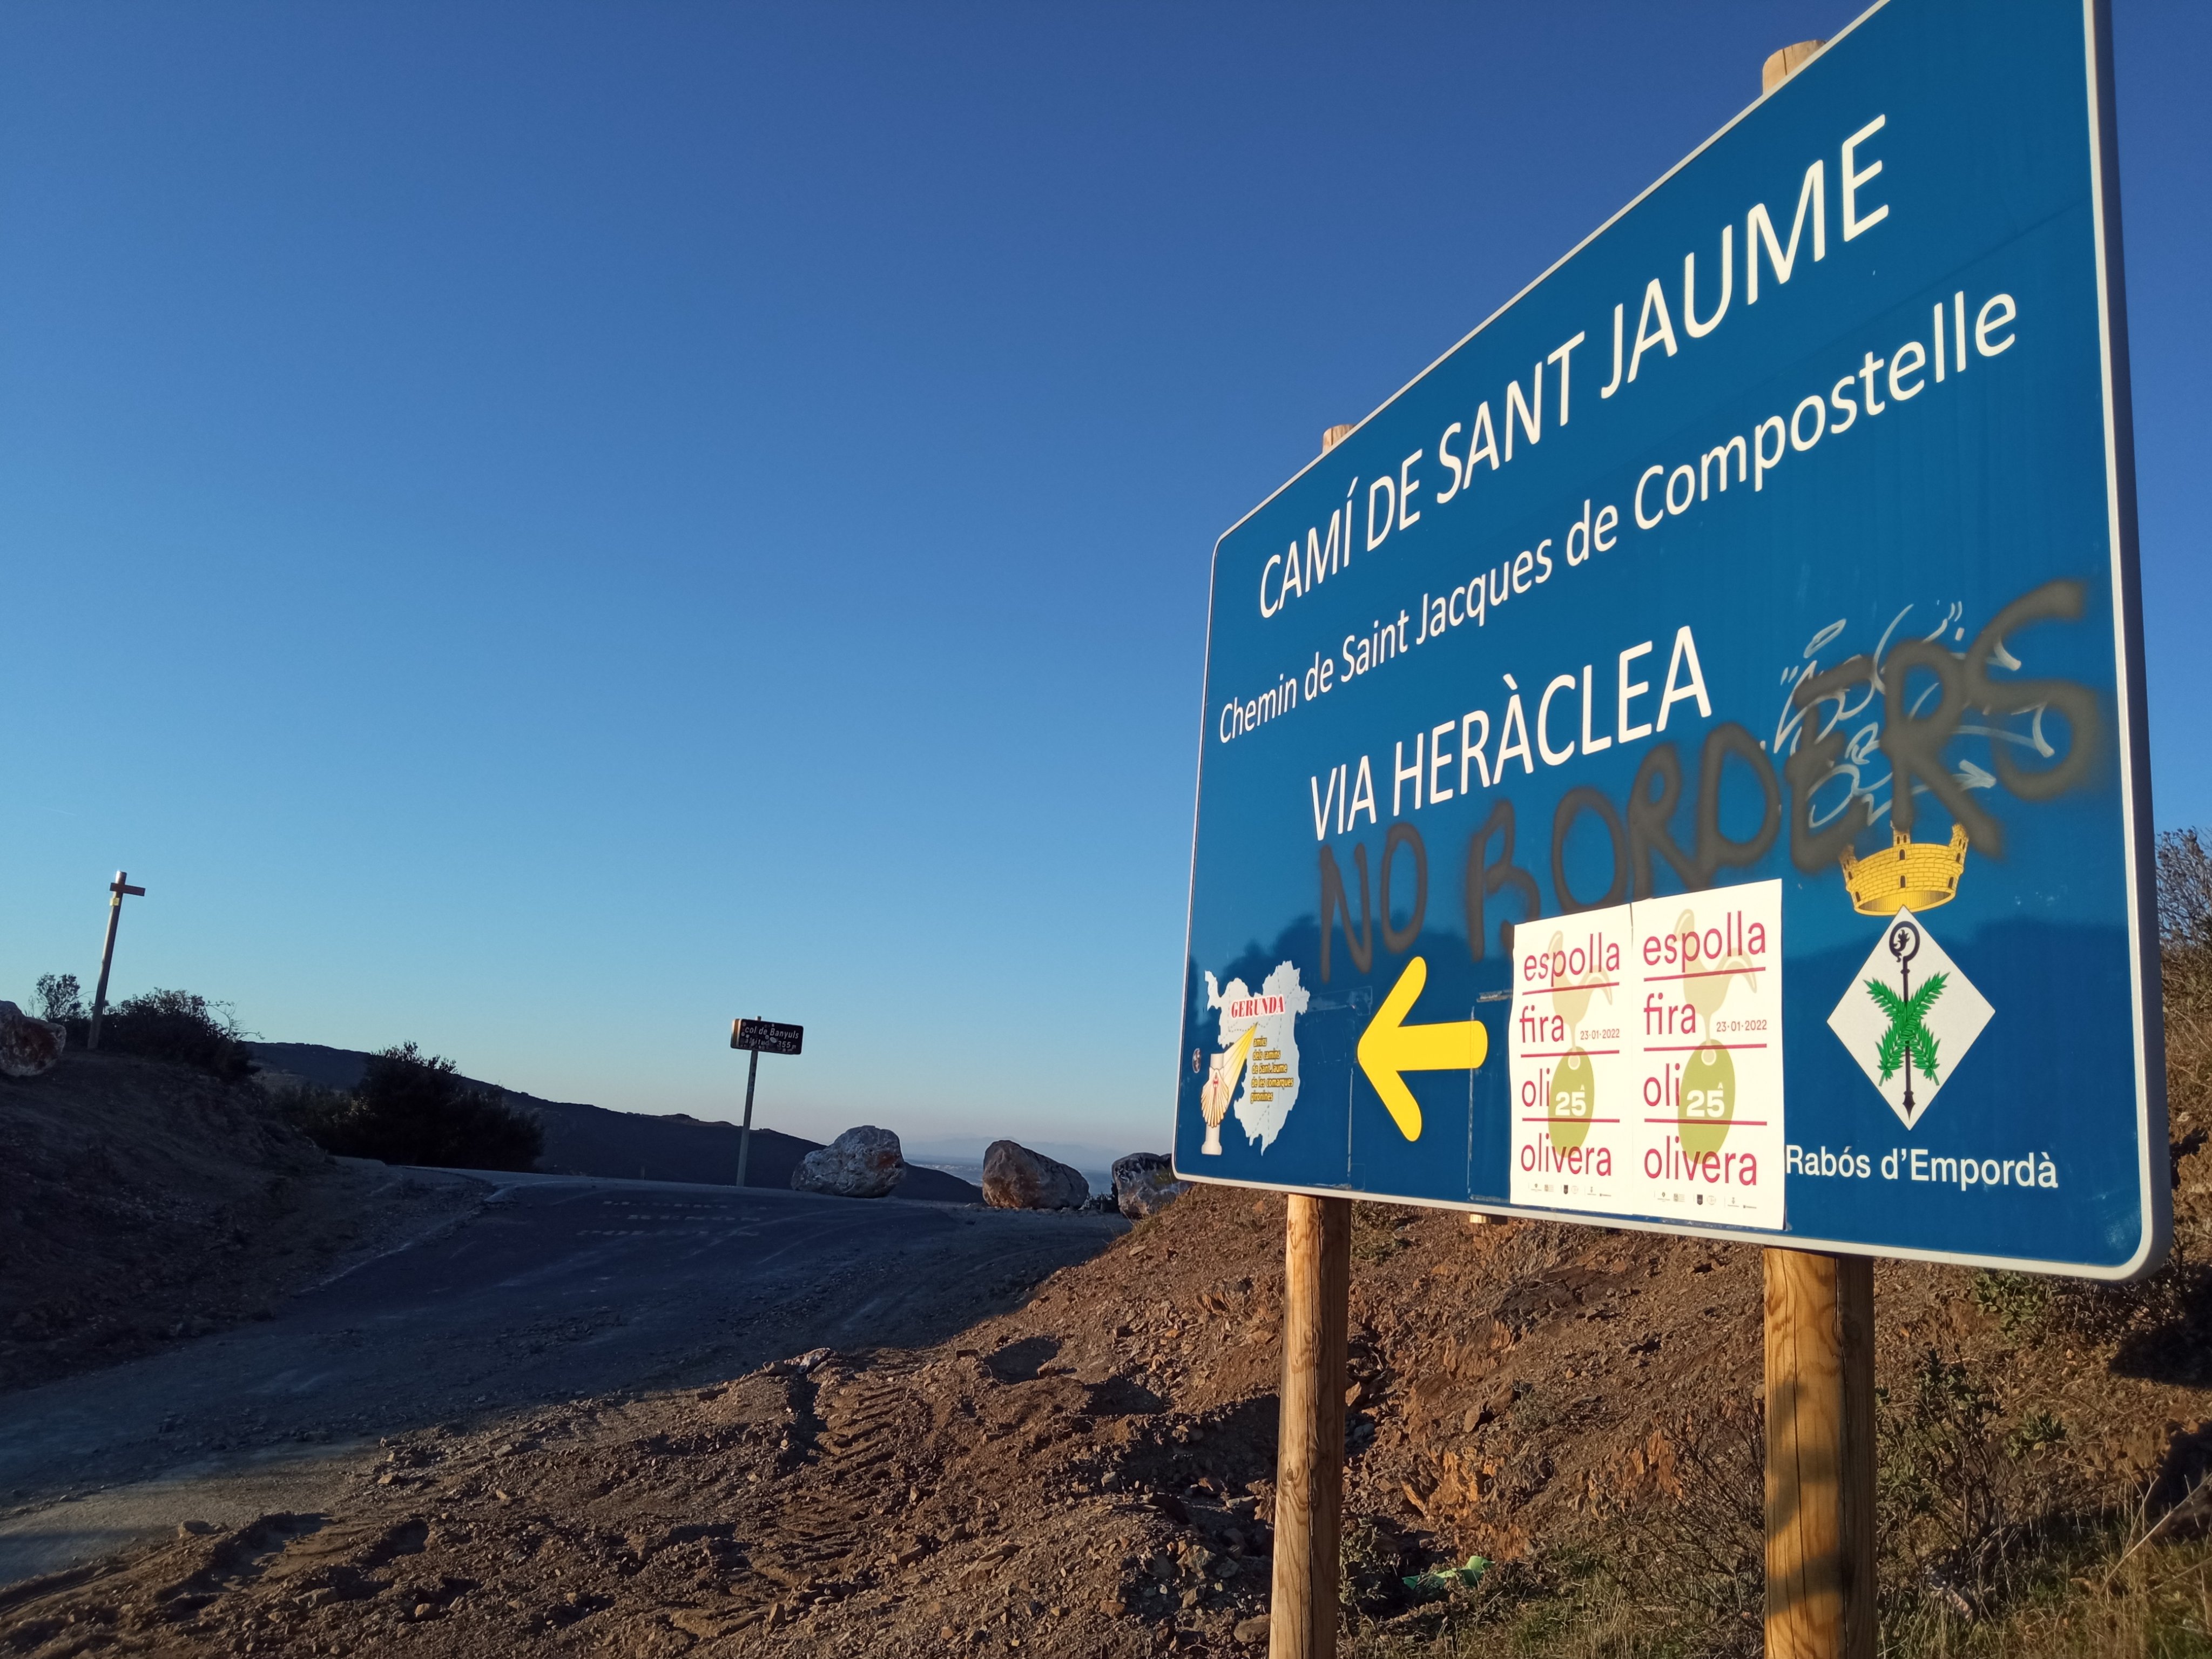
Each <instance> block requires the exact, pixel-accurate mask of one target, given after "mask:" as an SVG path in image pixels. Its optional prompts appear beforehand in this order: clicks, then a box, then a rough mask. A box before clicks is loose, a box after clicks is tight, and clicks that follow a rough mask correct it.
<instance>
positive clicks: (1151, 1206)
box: [1114, 1152, 1190, 1221]
mask: <svg viewBox="0 0 2212 1659" xmlns="http://www.w3.org/2000/svg"><path fill="white" fill-rule="evenodd" d="M1189 1190H1190V1182H1188V1181H1177V1180H1176V1177H1175V1163H1174V1160H1172V1159H1171V1158H1169V1157H1168V1156H1167V1154H1166V1153H1164V1152H1132V1153H1130V1154H1129V1155H1128V1157H1127V1158H1115V1160H1114V1202H1115V1206H1116V1207H1118V1208H1119V1209H1120V1210H1121V1213H1122V1214H1123V1215H1125V1216H1127V1217H1128V1218H1129V1219H1130V1220H1132V1221H1142V1220H1143V1219H1144V1218H1146V1216H1153V1215H1158V1213H1159V1212H1161V1211H1162V1210H1164V1209H1165V1208H1167V1206H1169V1205H1170V1204H1172V1203H1174V1202H1175V1201H1176V1200H1177V1199H1179V1198H1181V1197H1182V1195H1183V1194H1185V1193H1187V1192H1188V1191H1189Z"/></svg>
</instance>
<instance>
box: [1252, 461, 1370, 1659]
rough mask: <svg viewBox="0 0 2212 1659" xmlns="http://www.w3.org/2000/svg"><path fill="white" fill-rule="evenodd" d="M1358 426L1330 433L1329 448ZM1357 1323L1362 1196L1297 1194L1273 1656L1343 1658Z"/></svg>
mask: <svg viewBox="0 0 2212 1659" xmlns="http://www.w3.org/2000/svg"><path fill="white" fill-rule="evenodd" d="M1351 434H1352V428H1350V427H1348V426H1333V427H1331V428H1328V431H1326V432H1324V433H1323V434H1322V440H1321V447H1322V453H1328V451H1329V450H1331V449H1334V447H1336V446H1337V445H1338V444H1339V443H1340V442H1341V441H1343V440H1344V439H1346V438H1347V437H1349V436H1350V435H1351ZM1351 1324H1352V1200H1350V1199H1348V1198H1309V1197H1306V1196H1305V1195H1304V1194H1295V1193H1294V1194H1291V1199H1290V1217H1289V1222H1288V1225H1286V1226H1285V1229H1284V1242H1283V1395H1282V1420H1281V1425H1280V1427H1279V1429H1278V1431H1277V1436H1276V1449H1275V1577H1274V1589H1273V1610H1272V1611H1271V1613H1269V1615H1268V1620H1267V1655H1268V1659H1335V1654H1336V1582H1337V1571H1338V1568H1337V1547H1338V1539H1339V1537H1340V1533H1341V1523H1342V1518H1343V1510H1344V1386H1345V1383H1344V1379H1345V1367H1346V1343H1347V1340H1348V1337H1349V1334H1350V1329H1351Z"/></svg>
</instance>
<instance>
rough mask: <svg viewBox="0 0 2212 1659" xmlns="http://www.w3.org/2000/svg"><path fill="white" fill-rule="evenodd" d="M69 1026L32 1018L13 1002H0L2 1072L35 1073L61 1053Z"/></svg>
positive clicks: (44, 1069) (13, 1074)
mask: <svg viewBox="0 0 2212 1659" xmlns="http://www.w3.org/2000/svg"><path fill="white" fill-rule="evenodd" d="M68 1036H69V1028H68V1027H67V1026H64V1025H56V1024H53V1023H52V1021H50V1020H43V1019H33V1018H31V1016H30V1015H28V1014H27V1013H25V1012H23V1011H22V1010H21V1008H18V1007H17V1006H15V1004H14V1003H12V1002H0V1075H4V1076H7V1077H36V1076H38V1075H39V1073H41V1072H49V1071H52V1069H53V1067H54V1065H55V1063H56V1062H57V1061H58V1060H60V1059H61V1057H62V1046H63V1044H64V1042H66V1041H67V1039H68Z"/></svg>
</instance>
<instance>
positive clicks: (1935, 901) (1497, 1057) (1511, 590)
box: [1175, 0, 2169, 1278]
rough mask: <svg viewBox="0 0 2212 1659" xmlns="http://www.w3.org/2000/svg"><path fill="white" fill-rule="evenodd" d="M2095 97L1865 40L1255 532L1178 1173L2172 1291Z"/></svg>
mask: <svg viewBox="0 0 2212 1659" xmlns="http://www.w3.org/2000/svg"><path fill="white" fill-rule="evenodd" d="M2109 64H2110V56H2109V46H2108V37H2107V30H2106V23H2105V20H2104V18H2103V17H2102V15H2101V13H2100V9H2098V8H2097V7H2096V6H2095V5H2094V4H2090V5H2087V6H2084V5H2083V4H2081V3H2077V0H2033V3H2027V0H1941V3H1937V0H1889V3H1887V4H1885V5H1881V6H1878V7H1876V8H1875V9H1874V10H1872V11H1870V12H1869V13H1868V14H1866V15H1864V16H1863V17H1862V18H1861V19H1860V21H1858V22H1857V24H1855V25H1854V26H1853V27H1851V28H1850V30H1848V31H1847V32H1846V33H1844V34H1842V35H1840V36H1838V38H1837V39H1836V40H1833V41H1832V42H1831V43H1830V44H1829V45H1828V46H1827V47H1826V49H1825V50H1824V51H1822V52H1820V54H1819V56H1818V57H1816V58H1814V60H1813V61H1812V62H1811V63H1810V64H1807V65H1806V66H1805V67H1804V68H1803V69H1802V70H1800V71H1799V72H1798V73H1797V75H1796V76H1795V77H1794V78H1792V79H1791V80H1790V81H1789V82H1787V83H1786V84H1784V86H1783V87H1781V88H1778V89H1777V90H1776V91H1775V92H1773V93H1772V94H1769V95H1768V96H1766V97H1765V98H1763V99H1761V100H1759V102H1758V103H1756V104H1754V105H1753V106H1751V107H1750V108H1749V109H1747V110H1746V111H1745V112H1743V113H1742V114H1741V116H1739V117H1738V118H1736V119H1735V121H1733V122H1731V123H1730V124H1729V125H1728V126H1727V127H1725V128H1724V129H1723V130H1722V131H1721V132H1719V133H1718V134H1717V135H1716V136H1715V137H1713V138H1712V139H1711V141H1709V142H1708V143H1706V144H1705V145H1704V146H1703V147H1702V148H1701V149H1699V150H1698V151H1697V152H1696V153H1695V154H1694V155H1692V156H1691V157H1689V159H1687V160H1686V161H1684V162H1682V163H1681V164H1680V166H1678V167H1675V168H1674V170H1673V171H1672V172H1671V173H1668V174H1667V175H1666V177H1664V178H1663V179H1661V180H1660V181H1659V182H1658V183H1657V184H1656V185H1653V186H1652V187H1651V188H1650V190H1648V191H1645V192H1644V194H1643V195H1642V196H1641V197H1638V198H1637V200H1636V201H1635V202H1633V203H1632V204H1630V205H1629V206H1628V207H1627V208H1626V209H1624V210H1622V211H1621V212H1620V214H1619V215H1617V216H1615V217H1614V218H1613V220H1611V221H1610V222H1607V224H1606V225H1605V226H1604V227H1603V228H1601V229H1600V230H1599V231H1598V232H1597V233H1596V234H1594V235H1592V236H1591V237H1590V238H1589V240H1587V241H1585V242H1584V243H1583V245H1582V246H1579V247H1577V249H1576V250H1575V251H1574V252H1572V253H1571V254H1569V255H1568V256H1567V257H1566V258H1564V259H1563V260H1561V261H1560V262H1559V264H1557V265H1555V266H1554V267H1553V269H1552V270H1550V271H1548V272H1547V273H1546V274H1545V275H1544V276H1542V277H1541V279H1540V280H1538V281H1537V282H1536V283H1533V284H1532V285H1531V286H1530V287H1529V288H1528V289H1526V290H1524V291H1523V292H1522V294H1521V295H1519V296H1518V297H1517V298H1516V299H1515V300H1514V301H1511V302H1510V304H1508V305H1507V306H1506V307H1504V309H1503V310H1501V311H1499V312H1498V313H1497V314H1496V315H1495V316H1493V317H1492V318H1491V319H1489V320H1488V321H1487V322H1486V323H1484V324H1483V325H1481V326H1480V328H1478V329H1476V330H1475V331H1474V333H1472V334H1471V335H1469V336H1468V337H1467V338H1466V339H1464V340H1462V342H1461V343H1459V344H1458V345H1457V346H1455V348H1453V349H1452V350H1450V351H1449V352H1448V353H1447V354H1446V355H1445V356H1443V357H1442V358H1441V359H1439V360H1438V361H1437V362H1436V363H1435V364H1434V365H1433V366H1432V367H1431V368H1429V369H1428V370H1427V371H1426V372H1425V373H1424V374H1421V375H1420V376H1419V378H1418V379H1417V380H1414V381H1413V383H1412V384H1411V385H1409V386H1407V387H1406V388H1405V390H1404V391H1402V392H1399V393H1398V395H1397V396H1396V397H1395V398H1392V399H1391V400H1390V401H1389V403H1388V404H1384V405H1383V408H1381V409H1380V410H1376V412H1375V413H1374V414H1372V415H1370V416H1369V417H1368V418H1367V419H1366V420H1365V421H1364V422H1362V423H1361V424H1360V426H1359V427H1358V428H1357V429H1355V430H1354V431H1353V432H1352V435H1351V436H1349V437H1348V438H1346V440H1345V441H1343V442H1341V443H1340V444H1339V445H1338V446H1337V447H1335V448H1334V449H1332V450H1330V451H1329V452H1328V453H1326V454H1324V455H1323V456H1322V457H1321V458H1320V459H1317V460H1316V461H1315V462H1313V463H1312V464H1311V465H1309V466H1307V467H1306V469H1305V470H1304V471H1302V472H1301V473H1299V474H1298V476H1297V477H1295V478H1293V479H1292V480H1291V482H1290V483H1287V484H1285V485H1284V486H1283V488H1282V489H1279V490H1278V491H1277V492H1276V493H1275V494H1274V495H1273V496H1271V497H1270V498H1269V499H1268V500H1267V501H1265V502H1264V503H1262V504H1261V506H1260V507H1257V508H1255V510H1254V511H1253V512H1252V513H1250V514H1249V515H1248V516H1247V517H1246V518H1245V519H1244V520H1242V521H1241V522H1240V523H1238V524H1237V526H1235V527H1234V528H1232V529H1231V531H1229V532H1228V533H1227V534H1225V536H1223V537H1222V538H1221V540H1220V542H1219V544H1218V546H1217V548H1216V550H1215V554H1214V568H1213V591H1212V617H1211V621H1210V624H1209V631H1208V636H1207V652H1206V710H1205V729H1204V739H1203V747H1202V750H1201V757H1200V785H1199V811H1198V820H1197V829H1196V835H1195V842H1194V852H1193V867H1192V879H1191V905H1190V925H1189V945H1188V963H1187V969H1186V975H1187V976H1186V981H1185V987H1184V1012H1183V1030H1182V1050H1181V1053H1180V1054H1179V1056H1178V1059H1177V1073H1178V1077H1179V1079H1180V1081H1179V1087H1178V1095H1177V1116H1176V1142H1175V1145H1176V1154H1175V1162H1176V1170H1177V1172H1178V1174H1180V1175H1182V1176H1188V1177H1194V1178H1197V1179H1200V1180H1209V1181H1223V1182H1244V1183H1249V1184H1254V1185H1259V1186H1265V1187H1269V1188H1287V1189H1292V1190H1299V1191H1307V1192H1317V1193H1346V1192H1351V1193H1359V1194H1370V1195H1374V1196H1376V1197H1389V1198H1394V1199H1399V1200H1412V1201H1415V1202H1427V1203H1438V1204H1449V1205H1454V1206H1470V1207H1476V1208H1481V1209H1487V1210H1492V1211H1497V1212H1512V1213H1521V1214H1530V1215H1542V1216H1549V1217H1552V1218H1566V1219H1577V1218H1581V1219H1589V1220H1591V1221H1598V1222H1602V1223H1604V1224H1605V1225H1625V1226H1632V1227H1638V1226H1640V1227H1656V1228H1665V1229H1669V1230H1697V1231H1709V1232H1711V1233H1714V1234H1717V1235H1720V1236H1723V1237H1736V1238H1743V1239H1750V1240H1754V1241H1759V1242H1763V1243H1790V1244H1792V1245H1796V1246H1798V1247H1800V1248H1806V1249H1837V1250H1844V1251H1856V1252H1862V1253H1869V1254H1881V1255H1899V1256H1913V1257H1922V1258H1932V1259H1937V1260H1944V1261H1970V1262H1979V1263H1989V1264H2001V1265H2005V1266H2009V1267H2024V1268H2035V1269H2042V1270H2048V1271H2056V1272H2067V1273H2083V1274H2087V1275H2092V1276H2096V1277H2103V1278H2125V1277H2129V1276H2131V1275H2134V1274H2136V1273H2142V1272H2145V1271H2148V1268H2149V1267H2153V1266H2154V1265H2155V1264H2156V1262H2157V1261H2158V1260H2159V1259H2160V1256H2161V1255H2163V1252H2164V1249H2165V1244H2166V1237H2167V1234H2168V1231H2169V1218H2168V1209H2169V1205H2168V1196H2167V1187H2168V1182H2167V1176H2166V1114H2165V1098H2164V1091H2163V1078H2162V1066H2163V1054H2162V1042H2161V1037H2160V1024H2159V1011H2158V979H2157V972H2156V960H2155V956H2154V951H2155V938H2156V930H2155V927H2154V912H2153V908H2152V899H2151V893H2150V881H2151V871H2152V867H2153V866H2152V860H2151V857H2150V844H2149V835H2150V825H2151V817H2150V801H2149V792H2148V768H2147V762H2146V748H2145V741H2144V733H2143V682H2142V641H2141V629H2140V623H2139V617H2138V614H2137V587H2136V557H2135V554H2136V550H2135V535H2134V506H2133V483H2132V477H2133V474H2132V463H2131V458H2130V436H2129V415H2128V392H2127V374H2126V368H2127V360H2126V349H2125V331H2124V318H2123V313H2122V307H2121V301H2122V291H2121V285H2120V282H2119V276H2118V273H2119V268H2120V267H2119V244H2118V215H2117V200H2116V197H2115V193H2114V192H2115V173H2114V164H2113V160H2112V92H2111V87H2112V81H2111V71H2110V67H2109Z"/></svg>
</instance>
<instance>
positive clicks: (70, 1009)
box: [39, 974, 84, 1025]
mask: <svg viewBox="0 0 2212 1659" xmlns="http://www.w3.org/2000/svg"><path fill="white" fill-rule="evenodd" d="M39 1018H40V1019H50V1020H52V1021H53V1023H54V1024H57V1025H66V1024H69V1023H70V1021H72V1020H79V1019H82V1018H84V993H83V992H82V990H81V989H80V988H79V987H78V986H77V982H76V975H75V974H41V975H39Z"/></svg>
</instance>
